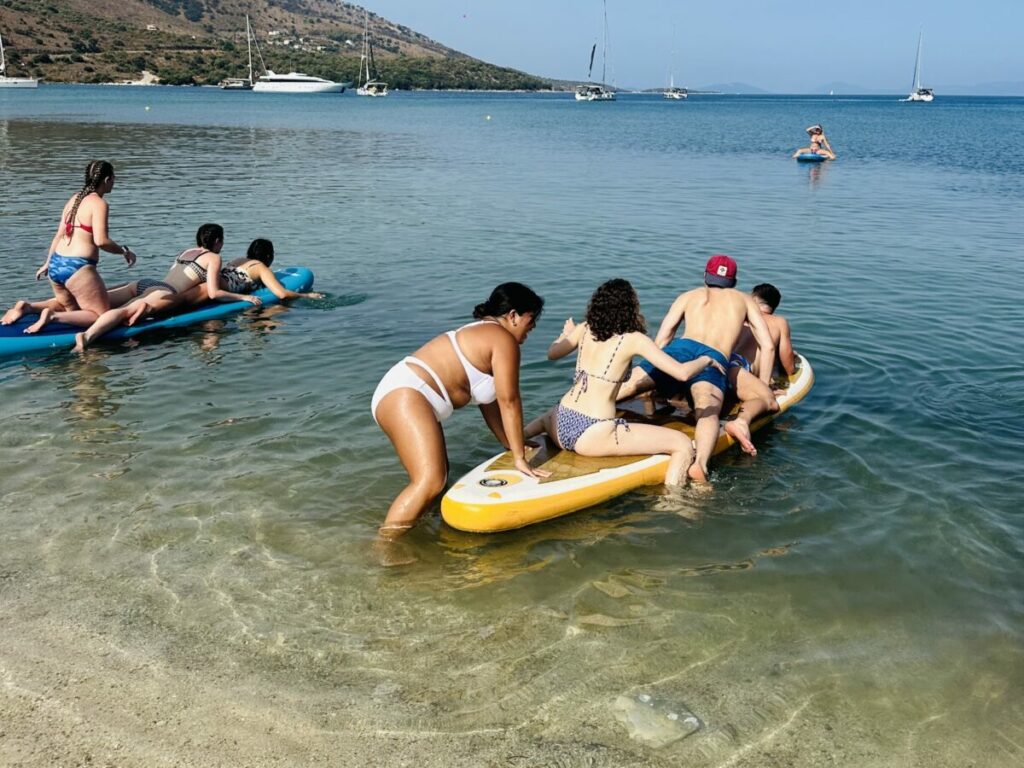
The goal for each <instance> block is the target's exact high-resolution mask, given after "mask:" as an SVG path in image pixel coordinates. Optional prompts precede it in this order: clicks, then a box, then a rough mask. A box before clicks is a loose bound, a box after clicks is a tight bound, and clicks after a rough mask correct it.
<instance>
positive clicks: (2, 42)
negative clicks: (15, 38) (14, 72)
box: [0, 37, 7, 75]
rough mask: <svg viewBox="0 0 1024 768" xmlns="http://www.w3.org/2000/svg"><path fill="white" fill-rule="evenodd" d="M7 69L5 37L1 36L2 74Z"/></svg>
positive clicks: (0, 65)
mask: <svg viewBox="0 0 1024 768" xmlns="http://www.w3.org/2000/svg"><path fill="white" fill-rule="evenodd" d="M6 71H7V62H6V61H5V60H4V39H3V37H0V75H2V74H4V73H5V72H6Z"/></svg>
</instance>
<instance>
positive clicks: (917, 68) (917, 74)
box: [914, 30, 924, 93]
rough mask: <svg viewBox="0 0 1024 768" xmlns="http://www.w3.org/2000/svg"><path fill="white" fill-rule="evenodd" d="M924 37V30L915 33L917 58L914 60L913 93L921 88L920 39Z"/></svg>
mask: <svg viewBox="0 0 1024 768" xmlns="http://www.w3.org/2000/svg"><path fill="white" fill-rule="evenodd" d="M923 38H924V30H922V31H920V32H918V33H917V59H916V60H915V61H914V93H917V92H918V90H919V89H920V88H921V40H922V39H923Z"/></svg>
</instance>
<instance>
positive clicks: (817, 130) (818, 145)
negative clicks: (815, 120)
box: [793, 124, 836, 160]
mask: <svg viewBox="0 0 1024 768" xmlns="http://www.w3.org/2000/svg"><path fill="white" fill-rule="evenodd" d="M807 134H808V135H809V136H810V137H811V145H810V146H809V147H800V149H798V150H797V151H796V152H794V153H793V157H794V158H800V156H801V155H804V156H807V155H814V156H817V157H821V158H823V159H825V160H835V159H836V153H835V150H833V149H832V145H831V144H829V143H828V139H827V138H826V137H825V129H824V128H822V127H821V126H820V125H817V124H815V125H812V126H810V127H809V128H807Z"/></svg>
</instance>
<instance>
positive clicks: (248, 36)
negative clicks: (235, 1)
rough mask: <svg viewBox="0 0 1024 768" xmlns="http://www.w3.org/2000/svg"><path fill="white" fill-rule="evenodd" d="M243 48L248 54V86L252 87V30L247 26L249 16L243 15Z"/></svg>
mask: <svg viewBox="0 0 1024 768" xmlns="http://www.w3.org/2000/svg"><path fill="white" fill-rule="evenodd" d="M245 48H246V50H247V51H248V52H249V84H250V85H252V29H251V27H250V26H249V14H245Z"/></svg>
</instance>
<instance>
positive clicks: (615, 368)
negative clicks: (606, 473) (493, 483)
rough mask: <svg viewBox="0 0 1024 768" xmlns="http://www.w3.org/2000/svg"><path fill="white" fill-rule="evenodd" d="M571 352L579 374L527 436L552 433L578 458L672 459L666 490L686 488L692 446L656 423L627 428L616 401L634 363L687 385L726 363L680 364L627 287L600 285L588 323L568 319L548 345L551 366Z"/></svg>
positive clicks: (702, 359) (708, 359) (702, 358)
mask: <svg viewBox="0 0 1024 768" xmlns="http://www.w3.org/2000/svg"><path fill="white" fill-rule="evenodd" d="M574 349H576V350H579V351H578V353H577V355H576V373H575V375H574V376H573V380H572V386H571V387H570V388H569V391H568V392H566V393H565V396H564V397H563V398H562V400H561V401H560V402H559V403H558V405H556V406H555V407H554V408H553V409H551V410H550V411H549V412H548V413H547V414H545V415H544V416H542V417H541V418H539V419H537V420H535V421H533V422H531V423H530V424H529V425H528V426H527V428H526V437H527V438H530V437H534V436H536V435H539V434H541V433H542V432H547V433H548V434H549V435H551V437H552V438H553V439H554V440H555V442H556V443H558V445H559V446H560V447H561V448H563V449H564V450H567V451H574V452H575V453H578V454H580V455H581V456H595V457H596V456H634V455H638V454H655V453H667V454H668V455H669V464H668V470H667V471H666V472H665V484H666V485H679V484H681V483H682V482H684V481H685V478H686V474H685V473H686V470H687V468H688V467H689V466H690V464H691V463H692V462H693V445H692V443H691V441H690V438H689V436H687V435H685V434H683V433H682V432H680V431H678V430H675V429H669V428H668V427H658V426H655V425H653V424H629V423H628V422H627V421H626V420H625V419H621V418H616V417H615V413H616V409H615V395H616V393H617V392H618V390H619V387H621V386H622V384H623V382H625V381H626V379H628V378H629V371H630V368H631V366H632V361H633V358H634V357H636V356H642V357H644V358H646V359H647V360H649V361H650V362H651V363H652V364H653V365H654V366H656V367H657V368H658V370H660V371H663V372H664V375H666V376H670V377H672V378H673V379H675V380H678V381H687V380H688V379H691V378H693V377H694V376H698V375H699V374H701V372H702V371H704V370H706V369H714V370H716V371H717V372H718V373H719V374H720V375H722V376H724V375H725V368H724V366H723V365H722V363H721V362H720V361H718V360H716V359H715V358H714V357H712V356H711V355H708V354H704V355H699V356H697V357H695V358H694V359H692V360H689V361H687V362H678V361H677V360H675V359H674V358H672V357H670V356H669V355H667V354H665V353H664V352H663V351H662V350H661V349H659V348H658V347H657V345H655V343H654V342H653V341H652V340H651V339H650V337H648V336H647V324H646V322H645V321H644V317H643V315H641V314H640V300H639V299H638V298H637V295H636V291H635V290H634V289H633V286H632V285H631V284H630V283H629V282H628V281H627V280H621V279H615V280H609V281H608V282H606V283H603V284H602V285H600V286H599V287H598V289H597V290H596V291H594V295H593V296H591V297H590V303H589V304H588V305H587V314H586V319H585V320H584V322H582V323H580V324H579V325H576V324H574V323H573V320H572V318H571V317H570V318H569V319H568V320H566V321H565V327H564V328H563V330H562V335H561V336H559V337H558V338H557V339H555V341H554V342H553V343H552V344H551V348H550V349H549V350H548V359H549V360H559V359H561V358H563V357H565V356H566V355H568V354H569V353H570V352H572V351H573V350H574Z"/></svg>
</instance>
